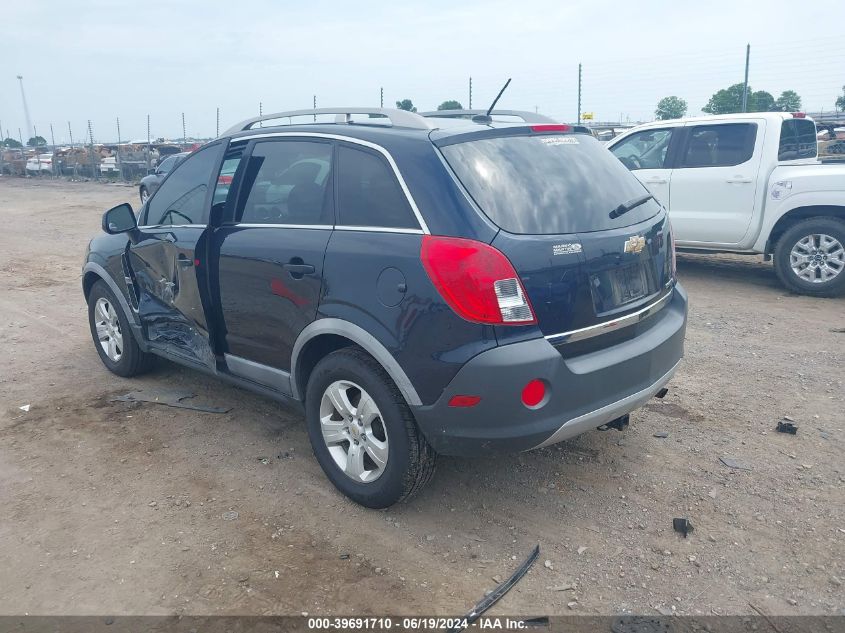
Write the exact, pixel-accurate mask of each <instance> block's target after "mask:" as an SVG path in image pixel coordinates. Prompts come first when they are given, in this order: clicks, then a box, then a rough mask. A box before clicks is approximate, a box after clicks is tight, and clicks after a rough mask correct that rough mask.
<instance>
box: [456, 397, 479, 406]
mask: <svg viewBox="0 0 845 633" xmlns="http://www.w3.org/2000/svg"><path fill="white" fill-rule="evenodd" d="M479 402H481V396H452V398H451V399H450V400H449V406H450V407H474V406H475V405H477V404H478V403H479Z"/></svg>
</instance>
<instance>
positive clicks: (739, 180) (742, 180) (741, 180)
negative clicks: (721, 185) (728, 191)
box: [727, 176, 752, 184]
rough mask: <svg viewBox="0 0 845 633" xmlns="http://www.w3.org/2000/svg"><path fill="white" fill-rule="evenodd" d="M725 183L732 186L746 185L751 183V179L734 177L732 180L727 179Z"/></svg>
mask: <svg viewBox="0 0 845 633" xmlns="http://www.w3.org/2000/svg"><path fill="white" fill-rule="evenodd" d="M727 182H729V183H732V184H748V183H750V182H752V180H751V178H743V177H742V176H734V177H733V178H728V180H727Z"/></svg>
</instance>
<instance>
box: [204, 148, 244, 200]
mask: <svg viewBox="0 0 845 633" xmlns="http://www.w3.org/2000/svg"><path fill="white" fill-rule="evenodd" d="M242 154H243V150H242V149H237V150H235V151H233V152H232V151H230V152H229V153H228V154H226V157H225V158H224V159H223V164H222V165H221V166H220V173H218V174H217V183H216V184H215V185H214V196H213V197H212V198H211V206H212V207H213V206H214V205H217V204H220V203H222V202H226V199H227V198H228V197H229V189H230V188H231V186H232V181H233V180H234V179H235V172H236V171H237V170H238V165H240V163H241V156H242Z"/></svg>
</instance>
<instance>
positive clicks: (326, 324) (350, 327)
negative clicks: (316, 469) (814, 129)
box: [83, 109, 687, 507]
mask: <svg viewBox="0 0 845 633" xmlns="http://www.w3.org/2000/svg"><path fill="white" fill-rule="evenodd" d="M303 115H305V116H306V117H307V118H308V120H307V122H306V123H305V124H294V119H298V118H300V117H302V116H303ZM328 115H331V119H330V120H329V121H328V122H321V121H320V120H318V117H319V118H320V119H324V118H325V117H326V116H328ZM276 119H277V120H280V121H282V122H283V123H288V122H290V123H289V124H287V125H275V124H273V123H272V120H276ZM312 119H313V120H312ZM524 119H526V120H523V121H517V122H513V123H500V122H495V121H493V120H492V119H491V118H490V117H485V116H481V117H475V119H449V118H434V117H422V116H420V115H417V114H412V113H410V112H404V111H401V110H382V109H351V110H350V109H322V110H313V111H312V110H309V111H304V112H303V111H296V112H288V113H280V114H274V115H268V116H265V117H262V118H261V119H251V120H248V121H245V122H243V123H241V124H239V125H238V126H236V127H235V128H233V129H232V130H230V131H229V132H227V133H225V134H224V135H222V136H221V137H220V138H218V139H215V140H214V141H212V142H210V143H208V144H207V145H205V146H204V147H202V148H201V149H199V150H198V151H196V152H194V153H192V154H191V155H190V156H189V157H187V158H186V159H185V160H184V161H183V162H181V163H180V164H179V166H178V167H176V168H175V169H174V170H173V171H171V172H170V173H169V174H168V176H167V177H166V178H165V180H164V181H163V182H162V184H161V187H160V188H159V189H158V190H157V191H156V192H155V194H153V195H152V197H151V198H150V199H149V200H148V201H147V203H146V204H144V206H143V207H142V208H141V210H140V212H139V213H138V214H137V215H136V214H135V213H134V212H133V211H132V208H131V207H130V206H129V205H128V204H126V205H120V206H118V207H115V208H114V209H111V210H110V211H108V212H106V214H105V215H104V216H103V230H104V232H105V234H104V235H100V236H98V237H96V238H95V239H94V240H92V242H91V244H90V246H89V249H88V252H87V253H86V256H85V266H84V275H83V289H84V292H85V297H86V300H87V302H88V306H89V320H90V326H91V333H92V335H93V338H94V343H95V347H96V350H97V352H98V353H99V355H100V357H101V359H102V361H103V363H104V364H105V365H106V367H108V369H110V370H111V371H112V372H114V373H116V374H118V375H121V376H133V375H136V374H139V373H141V372H142V371H144V370H146V369H148V368H149V367H150V366H151V362H152V359H153V358H154V356H161V357H164V358H167V359H170V360H172V361H175V362H177V363H180V364H183V365H186V366H189V367H193V368H196V369H199V370H201V371H205V372H207V373H210V374H213V375H216V376H220V377H221V378H224V379H226V380H229V381H231V382H233V383H236V384H238V385H241V386H243V387H246V388H249V389H252V390H254V391H257V392H260V393H263V394H266V395H268V396H270V397H273V398H276V399H279V400H282V401H285V402H288V403H295V404H296V405H298V406H300V407H302V408H303V409H304V413H305V420H306V424H307V428H308V434H309V436H310V439H311V443H312V446H313V448H314V453H315V455H316V457H317V460H318V461H319V462H320V465H321V466H322V468H323V470H324V471H325V473H326V475H327V476H328V477H329V479H331V481H332V482H333V483H334V484H335V486H337V488H339V489H340V490H341V491H342V492H343V493H344V494H346V495H348V496H349V497H351V498H352V499H354V500H355V501H357V502H358V503H361V504H363V505H365V506H369V507H385V506H388V505H391V504H393V503H395V502H397V501H399V500H400V499H403V498H405V497H407V496H408V495H410V494H412V493H414V492H415V491H416V490H418V489H419V488H421V487H422V486H423V485H424V484H425V483H426V482H427V481H428V480H429V479H430V478H431V476H432V473H433V470H434V461H435V455H436V454H437V453H440V454H444V455H474V454H488V453H491V452H494V451H524V450H529V449H532V448H536V447H540V446H546V445H548V444H552V443H554V442H559V441H561V440H564V439H566V438H569V437H572V436H574V435H576V434H578V433H581V432H583V431H587V430H590V429H595V428H596V427H599V426H601V425H604V424H607V423H609V422H612V421H613V420H616V419H619V418H622V417H623V416H625V415H627V414H628V413H629V412H630V411H631V410H632V409H634V408H636V407H638V406H640V405H642V404H643V403H644V402H646V401H647V400H648V399H649V398H651V397H652V396H654V395H655V394H656V393H657V392H658V391H660V390H661V389H662V387H663V386H664V385H665V384H666V382H667V381H669V379H670V378H671V377H672V375H673V373H674V372H675V370H676V368H677V366H678V363H679V362H680V360H681V357H682V355H683V344H684V330H685V326H686V313H687V299H686V294H685V292H684V290H683V289H682V288H681V286H680V284H678V283H677V281H676V280H675V261H674V246H673V240H672V232H671V227H670V224H669V220H668V218H667V215H666V212H665V210H664V209H663V208H662V207H661V206H660V205H659V204H658V203H657V202H656V201H655V200H654V199H653V198H651V196H649V195H648V192H647V191H646V190H645V189H644V188H643V187H642V185H641V184H640V183H639V182H638V181H637V179H636V178H634V176H632V175H631V174H630V172H629V171H628V170H627V169H625V167H624V165H622V164H621V163H620V162H619V161H618V160H616V159H615V158H614V157H613V155H612V154H611V153H610V152H608V151H607V150H606V149H604V147H602V146H601V144H600V143H599V142H598V141H596V140H595V139H594V138H592V137H591V136H589V135H587V134H581V133H575V132H574V131H573V130H572V128H570V127H569V126H566V125H560V124H556V123H553V122H548V121H549V120H547V119H546V120H541V119H539V117H538V118H537V119H532V118H531V117H529V116H525V117H524ZM538 121H540V122H538ZM259 126H260V127H259Z"/></svg>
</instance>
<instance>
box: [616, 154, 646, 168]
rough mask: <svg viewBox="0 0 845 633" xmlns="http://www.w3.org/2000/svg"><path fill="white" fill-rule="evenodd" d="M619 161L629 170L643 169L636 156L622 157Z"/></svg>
mask: <svg viewBox="0 0 845 633" xmlns="http://www.w3.org/2000/svg"><path fill="white" fill-rule="evenodd" d="M619 160H620V161H621V162H622V164H623V165H625V167H627V168H628V169H642V166H643V165H642V163H641V162H640V161H639V159H637V157H636V156H620V157H619Z"/></svg>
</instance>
